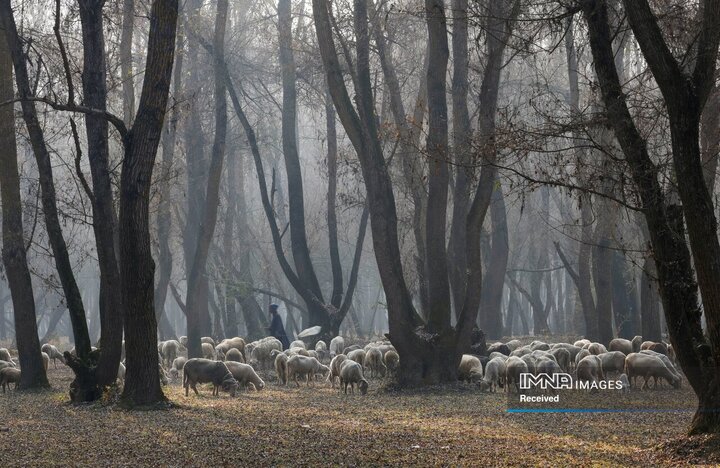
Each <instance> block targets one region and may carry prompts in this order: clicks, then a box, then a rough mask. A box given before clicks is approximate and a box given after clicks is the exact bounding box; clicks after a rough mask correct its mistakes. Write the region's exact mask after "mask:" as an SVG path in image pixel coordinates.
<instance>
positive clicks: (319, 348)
mask: <svg viewBox="0 0 720 468" xmlns="http://www.w3.org/2000/svg"><path fill="white" fill-rule="evenodd" d="M315 351H327V344H325V342H324V341H323V340H320V341H318V342H317V343H315Z"/></svg>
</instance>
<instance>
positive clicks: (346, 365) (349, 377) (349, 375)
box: [340, 359, 368, 395]
mask: <svg viewBox="0 0 720 468" xmlns="http://www.w3.org/2000/svg"><path fill="white" fill-rule="evenodd" d="M348 384H349V385H350V392H351V393H352V394H353V395H354V394H355V384H357V386H358V388H359V389H360V393H361V394H363V395H365V394H366V393H367V390H368V381H367V380H365V377H364V376H363V371H362V366H361V365H360V364H358V363H357V362H355V361H352V360H350V359H346V360H345V361H344V362H343V363H342V365H341V366H340V389H341V390H343V389H344V390H345V394H346V395H347V387H348Z"/></svg>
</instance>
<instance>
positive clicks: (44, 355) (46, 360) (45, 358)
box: [40, 351, 50, 372]
mask: <svg viewBox="0 0 720 468" xmlns="http://www.w3.org/2000/svg"><path fill="white" fill-rule="evenodd" d="M40 356H42V360H43V367H44V368H45V372H47V370H48V366H49V365H50V356H48V353H46V352H45V351H41V352H40Z"/></svg>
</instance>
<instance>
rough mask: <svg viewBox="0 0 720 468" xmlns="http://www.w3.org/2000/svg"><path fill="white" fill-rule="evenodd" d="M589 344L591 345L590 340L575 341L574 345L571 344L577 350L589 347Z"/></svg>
mask: <svg viewBox="0 0 720 468" xmlns="http://www.w3.org/2000/svg"><path fill="white" fill-rule="evenodd" d="M590 343H591V341H590V340H588V339H583V340H577V341H576V342H575V343H573V345H575V346H577V347H578V348H582V347H584V346H585V345H589V344H590Z"/></svg>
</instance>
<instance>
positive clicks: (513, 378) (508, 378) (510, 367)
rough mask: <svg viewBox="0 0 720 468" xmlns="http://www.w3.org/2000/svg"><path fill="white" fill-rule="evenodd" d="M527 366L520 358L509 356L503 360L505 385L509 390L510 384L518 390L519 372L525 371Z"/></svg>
mask: <svg viewBox="0 0 720 468" xmlns="http://www.w3.org/2000/svg"><path fill="white" fill-rule="evenodd" d="M527 371H528V366H527V364H526V363H525V361H523V360H522V359H521V358H519V357H517V356H510V357H509V358H508V360H507V361H505V385H507V388H508V391H511V387H510V385H512V384H515V391H516V392H518V393H519V392H520V374H524V373H527Z"/></svg>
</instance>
